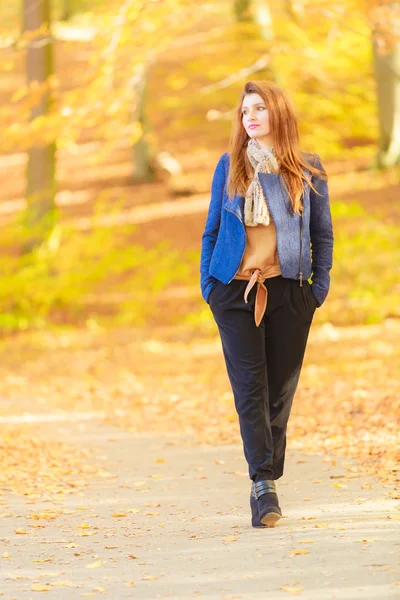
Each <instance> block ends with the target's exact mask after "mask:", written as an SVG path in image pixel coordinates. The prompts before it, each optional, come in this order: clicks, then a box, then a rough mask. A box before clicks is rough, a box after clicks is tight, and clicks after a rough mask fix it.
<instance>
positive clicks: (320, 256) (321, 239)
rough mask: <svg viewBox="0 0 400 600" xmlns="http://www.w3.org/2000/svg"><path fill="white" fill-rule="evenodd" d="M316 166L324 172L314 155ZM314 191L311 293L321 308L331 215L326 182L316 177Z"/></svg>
mask: <svg viewBox="0 0 400 600" xmlns="http://www.w3.org/2000/svg"><path fill="white" fill-rule="evenodd" d="M316 159H317V160H316V165H315V166H317V167H318V168H319V169H322V170H323V171H324V172H325V169H324V168H323V166H322V163H321V160H320V157H319V156H318V155H316ZM312 183H313V185H314V187H315V189H316V190H317V191H318V192H319V194H321V195H318V194H316V193H315V192H314V190H313V189H310V237H311V252H312V261H311V262H312V271H313V275H312V285H311V288H312V291H313V293H314V296H315V297H316V299H317V302H318V304H317V306H321V304H322V303H323V302H324V300H325V298H326V296H327V295H328V291H329V285H330V270H331V268H332V257H333V229H332V215H331V209H330V204H329V192H328V182H327V181H324V180H323V179H320V178H318V177H316V176H315V175H314V176H313V178H312Z"/></svg>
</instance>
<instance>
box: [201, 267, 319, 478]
mask: <svg viewBox="0 0 400 600" xmlns="http://www.w3.org/2000/svg"><path fill="white" fill-rule="evenodd" d="M247 284H248V281H245V280H240V279H233V280H232V281H231V282H230V283H229V284H224V283H222V282H221V281H218V282H217V283H216V285H215V286H214V288H213V289H212V290H211V294H210V296H209V305H210V309H211V311H212V313H213V316H214V319H215V322H216V324H217V326H218V329H219V333H220V336H221V342H222V349H223V354H224V358H225V363H226V368H227V372H228V377H229V380H230V383H231V387H232V392H233V396H234V401H235V407H236V411H237V413H238V416H239V425H240V433H241V437H242V440H243V449H244V455H245V458H246V460H247V463H248V466H249V476H250V479H252V480H253V481H255V482H257V481H261V480H262V479H279V477H282V475H283V468H284V461H285V450H286V430H287V424H288V420H289V415H290V410H291V407H292V403H293V397H294V394H295V391H296V388H297V384H298V381H299V377H300V371H301V367H302V364H303V358H304V353H305V349H306V344H307V338H308V334H309V330H310V326H311V322H312V319H313V315H314V312H315V309H316V306H317V301H316V298H315V296H314V294H313V292H312V290H311V285H310V284H309V283H308V281H303V286H302V287H300V284H299V281H296V280H294V279H286V278H284V277H282V276H281V275H278V276H277V277H271V278H269V279H266V280H265V281H264V285H265V286H266V288H267V290H268V301H267V308H266V311H265V314H264V316H263V319H262V321H261V323H260V325H259V327H257V326H256V324H255V321H254V300H255V295H256V291H257V285H255V286H254V287H253V288H252V289H251V291H250V294H249V296H248V303H247V304H246V303H245V301H244V297H243V295H244V290H245V288H246V286H247Z"/></svg>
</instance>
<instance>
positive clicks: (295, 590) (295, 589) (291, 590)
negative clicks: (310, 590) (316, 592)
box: [278, 585, 304, 594]
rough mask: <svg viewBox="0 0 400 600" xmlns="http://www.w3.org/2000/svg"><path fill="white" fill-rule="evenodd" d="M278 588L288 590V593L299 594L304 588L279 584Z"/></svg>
mask: <svg viewBox="0 0 400 600" xmlns="http://www.w3.org/2000/svg"><path fill="white" fill-rule="evenodd" d="M278 589H280V590H283V591H284V592H289V594H300V592H302V591H303V590H304V588H303V587H294V586H292V585H281V586H280V588H278Z"/></svg>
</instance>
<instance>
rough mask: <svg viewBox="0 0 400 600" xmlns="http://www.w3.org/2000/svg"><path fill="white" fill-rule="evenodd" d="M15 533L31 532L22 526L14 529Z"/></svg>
mask: <svg viewBox="0 0 400 600" xmlns="http://www.w3.org/2000/svg"><path fill="white" fill-rule="evenodd" d="M14 533H17V534H19V535H24V534H25V535H26V534H29V531H26V529H23V528H22V527H20V528H19V529H14Z"/></svg>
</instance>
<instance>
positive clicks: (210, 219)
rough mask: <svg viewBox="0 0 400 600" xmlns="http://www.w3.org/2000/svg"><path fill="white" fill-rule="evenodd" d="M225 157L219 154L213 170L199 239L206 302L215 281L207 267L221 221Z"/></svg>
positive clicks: (202, 288)
mask: <svg viewBox="0 0 400 600" xmlns="http://www.w3.org/2000/svg"><path fill="white" fill-rule="evenodd" d="M227 157H228V154H227V153H225V154H223V155H222V156H221V158H220V159H219V161H218V164H217V166H216V168H215V171H214V177H213V180H212V185H211V200H210V205H209V208H208V215H207V220H206V224H205V228H204V233H203V235H202V239H201V256H200V287H201V294H202V296H203V298H204V300H205V301H206V302H207V303H208V296H209V294H210V292H211V288H212V287H213V285H214V284H215V283H216V281H217V279H216V278H215V277H213V276H212V275H210V274H209V268H210V262H211V257H212V254H213V251H214V247H215V243H216V241H217V236H218V231H219V225H220V221H221V208H222V200H223V195H224V185H225V176H226V160H227Z"/></svg>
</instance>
